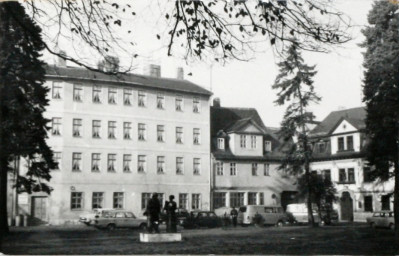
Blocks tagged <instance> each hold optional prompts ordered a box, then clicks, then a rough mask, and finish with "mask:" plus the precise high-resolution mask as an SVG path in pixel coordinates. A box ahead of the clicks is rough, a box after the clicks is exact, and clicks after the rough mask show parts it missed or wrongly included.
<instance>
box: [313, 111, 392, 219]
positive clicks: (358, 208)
mask: <svg viewBox="0 0 399 256" xmlns="http://www.w3.org/2000/svg"><path fill="white" fill-rule="evenodd" d="M365 118H366V111H365V108H363V107H359V108H352V109H346V110H340V111H334V112H331V113H330V114H329V115H328V116H327V117H326V118H325V119H324V120H323V121H322V122H321V123H320V124H318V125H317V126H316V127H315V128H314V129H313V130H312V131H311V133H310V136H311V138H312V143H313V148H314V152H313V158H314V159H313V161H312V163H311V169H312V170H313V171H317V172H318V173H319V174H323V175H324V176H325V178H327V179H331V180H332V181H333V183H334V184H335V187H336V189H337V197H338V201H337V202H336V204H335V207H336V208H337V210H338V214H339V218H340V220H341V221H365V220H366V217H368V216H370V215H371V213H372V212H373V211H379V210H393V195H392V193H393V188H394V183H393V181H388V182H381V181H380V180H376V181H373V180H372V179H370V175H369V173H370V167H368V166H367V162H366V161H365V152H364V150H365V145H366V143H367V138H366V135H365V130H364V129H365Z"/></svg>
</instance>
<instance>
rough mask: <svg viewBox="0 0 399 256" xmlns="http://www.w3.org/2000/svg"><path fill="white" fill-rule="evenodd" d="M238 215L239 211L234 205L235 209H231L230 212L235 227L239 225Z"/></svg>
mask: <svg viewBox="0 0 399 256" xmlns="http://www.w3.org/2000/svg"><path fill="white" fill-rule="evenodd" d="M237 216H238V212H237V210H236V208H235V207H233V209H231V212H230V217H231V219H232V220H233V226H234V227H236V226H237Z"/></svg>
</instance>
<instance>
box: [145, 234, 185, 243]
mask: <svg viewBox="0 0 399 256" xmlns="http://www.w3.org/2000/svg"><path fill="white" fill-rule="evenodd" d="M181 240H182V237H181V233H162V234H148V233H140V242H143V243H164V242H180V241H181Z"/></svg>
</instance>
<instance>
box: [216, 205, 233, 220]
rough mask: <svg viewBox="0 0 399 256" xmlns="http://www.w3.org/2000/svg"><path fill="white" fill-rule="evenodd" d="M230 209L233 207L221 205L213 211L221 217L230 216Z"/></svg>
mask: <svg viewBox="0 0 399 256" xmlns="http://www.w3.org/2000/svg"><path fill="white" fill-rule="evenodd" d="M232 209H233V208H232V207H227V206H223V207H220V208H216V209H215V210H214V212H215V214H216V216H218V217H221V218H223V217H230V212H231V210H232Z"/></svg>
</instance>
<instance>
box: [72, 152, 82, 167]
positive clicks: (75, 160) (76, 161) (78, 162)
mask: <svg viewBox="0 0 399 256" xmlns="http://www.w3.org/2000/svg"><path fill="white" fill-rule="evenodd" d="M72 171H73V172H80V171H82V153H79V152H73V153H72Z"/></svg>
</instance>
